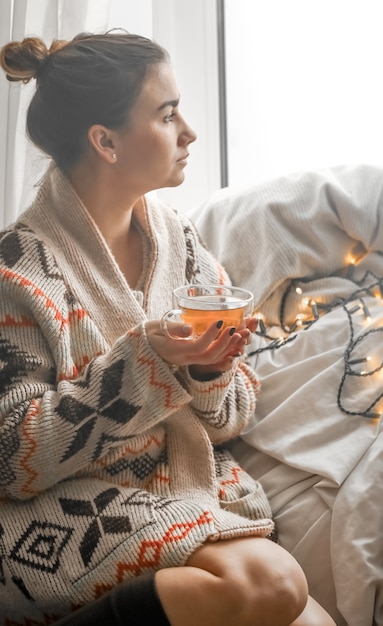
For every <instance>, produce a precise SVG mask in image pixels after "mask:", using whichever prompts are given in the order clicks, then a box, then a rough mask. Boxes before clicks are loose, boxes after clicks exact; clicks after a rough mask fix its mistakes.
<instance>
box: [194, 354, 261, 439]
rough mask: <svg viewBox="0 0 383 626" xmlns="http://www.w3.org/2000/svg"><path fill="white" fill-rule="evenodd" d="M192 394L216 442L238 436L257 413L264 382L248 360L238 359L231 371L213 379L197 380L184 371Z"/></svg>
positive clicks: (201, 417)
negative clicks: (256, 409) (258, 397)
mask: <svg viewBox="0 0 383 626" xmlns="http://www.w3.org/2000/svg"><path fill="white" fill-rule="evenodd" d="M183 376H184V380H185V383H186V388H187V389H188V390H189V393H190V395H191V397H192V400H191V406H192V408H193V409H194V411H195V412H196V414H197V415H198V416H199V417H200V419H201V420H202V421H203V423H204V425H205V429H206V431H207V433H208V435H209V437H210V439H211V441H212V443H213V444H217V445H218V444H221V443H224V442H225V441H228V440H230V439H232V438H234V437H237V436H238V435H239V434H240V433H241V431H242V430H243V429H244V428H245V426H246V425H247V424H248V421H249V419H250V416H251V415H252V414H253V413H254V410H255V405H256V398H257V395H258V393H259V389H260V383H259V381H258V379H257V377H256V375H255V373H254V372H253V370H252V369H251V368H250V367H249V366H247V365H246V364H245V363H244V361H242V360H238V361H237V363H236V364H235V365H234V366H233V368H232V369H231V370H230V371H229V372H225V373H223V374H221V375H220V376H218V377H217V378H214V379H213V380H210V381H206V382H200V381H197V380H194V379H193V378H192V377H191V376H190V374H189V372H188V371H187V370H186V371H185V372H184V373H183Z"/></svg>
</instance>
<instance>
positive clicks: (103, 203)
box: [69, 163, 138, 247]
mask: <svg viewBox="0 0 383 626" xmlns="http://www.w3.org/2000/svg"><path fill="white" fill-rule="evenodd" d="M93 165H94V164H93ZM69 178H70V180H71V183H72V185H73V187H74V189H75V190H76V193H77V195H78V196H79V198H80V199H81V201H82V202H83V204H84V206H85V207H86V209H87V211H88V212H89V214H90V215H91V216H92V218H93V220H94V221H95V223H96V224H97V226H98V228H99V230H100V231H101V233H102V234H103V236H104V238H105V240H106V241H107V243H108V244H109V245H110V246H111V247H113V243H114V242H117V241H119V240H121V239H126V237H127V235H128V234H129V231H130V228H131V224H132V212H133V207H134V204H135V203H136V202H137V200H138V198H136V197H130V196H129V194H127V193H126V189H121V187H120V186H119V185H118V183H117V181H116V180H115V176H114V171H113V168H112V167H108V168H97V167H89V166H88V165H87V164H86V163H85V164H79V165H78V166H76V168H74V169H73V170H72V172H71V173H70V174H69Z"/></svg>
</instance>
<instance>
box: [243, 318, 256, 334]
mask: <svg viewBox="0 0 383 626" xmlns="http://www.w3.org/2000/svg"><path fill="white" fill-rule="evenodd" d="M245 319H246V327H247V328H248V329H249V331H250V332H251V333H255V331H256V330H257V328H258V318H257V317H247V318H245Z"/></svg>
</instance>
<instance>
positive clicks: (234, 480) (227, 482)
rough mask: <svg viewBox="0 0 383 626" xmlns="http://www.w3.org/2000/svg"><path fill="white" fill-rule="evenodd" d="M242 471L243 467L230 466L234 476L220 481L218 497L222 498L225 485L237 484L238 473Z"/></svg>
mask: <svg viewBox="0 0 383 626" xmlns="http://www.w3.org/2000/svg"><path fill="white" fill-rule="evenodd" d="M241 472H243V469H242V468H241V467H232V468H231V473H232V474H233V476H234V478H231V479H230V480H223V481H222V482H221V489H220V491H219V497H220V498H222V497H223V496H224V495H225V493H226V491H225V489H224V487H225V485H238V484H239V474H240V473H241Z"/></svg>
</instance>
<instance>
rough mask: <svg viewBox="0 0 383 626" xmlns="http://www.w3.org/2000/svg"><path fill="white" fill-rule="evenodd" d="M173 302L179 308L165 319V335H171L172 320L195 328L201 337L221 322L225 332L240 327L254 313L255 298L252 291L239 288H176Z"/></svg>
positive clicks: (207, 286) (197, 334)
mask: <svg viewBox="0 0 383 626" xmlns="http://www.w3.org/2000/svg"><path fill="white" fill-rule="evenodd" d="M173 299H174V304H175V306H177V309H174V310H172V311H168V312H167V313H165V315H164V316H163V318H162V326H163V330H164V332H166V333H167V334H168V335H170V333H169V329H168V325H167V322H168V321H170V320H172V321H182V322H184V323H185V324H190V325H191V326H192V328H193V333H192V337H197V336H199V335H201V334H202V333H204V332H205V330H207V328H208V327H209V326H210V325H211V324H213V323H214V322H218V321H219V320H222V322H223V325H222V330H223V329H224V328H226V327H228V326H233V327H234V328H236V327H237V326H238V325H239V324H240V323H241V321H242V320H243V318H244V317H245V316H246V315H250V314H251V313H252V306H253V299H254V298H253V294H252V293H251V292H250V291H247V290H246V289H241V288H239V287H233V286H223V285H188V286H186V287H179V288H178V289H175V290H174V293H173ZM170 336H172V335H170ZM174 338H176V337H174Z"/></svg>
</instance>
